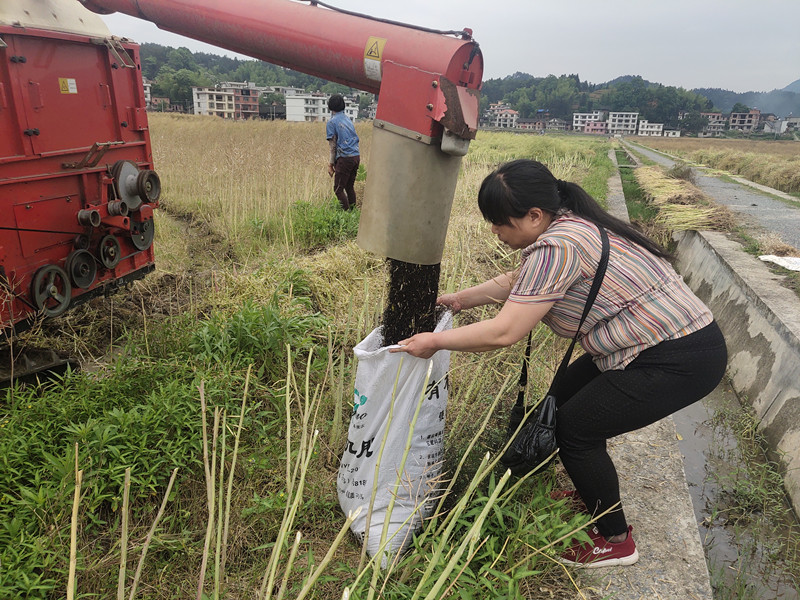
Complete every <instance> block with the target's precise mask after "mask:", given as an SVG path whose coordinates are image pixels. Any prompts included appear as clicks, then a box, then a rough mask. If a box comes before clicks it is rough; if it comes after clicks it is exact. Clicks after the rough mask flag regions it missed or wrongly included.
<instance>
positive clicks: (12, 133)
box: [0, 32, 33, 161]
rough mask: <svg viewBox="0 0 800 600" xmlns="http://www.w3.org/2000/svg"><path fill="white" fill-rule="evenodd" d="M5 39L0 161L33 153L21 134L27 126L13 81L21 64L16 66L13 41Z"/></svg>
mask: <svg viewBox="0 0 800 600" xmlns="http://www.w3.org/2000/svg"><path fill="white" fill-rule="evenodd" d="M0 33H2V32H0ZM5 38H7V39H5ZM5 38H4V41H5V42H6V44H7V46H6V47H0V161H2V160H3V159H4V158H5V157H9V158H15V157H16V158H19V157H22V156H25V155H26V154H31V153H32V152H33V147H32V145H31V140H30V137H28V136H25V135H24V134H23V133H22V132H23V130H24V129H27V128H28V126H27V123H26V121H25V115H24V113H23V112H22V108H21V100H20V97H19V96H20V92H19V83H18V81H17V80H18V76H17V74H18V71H19V67H20V66H21V64H20V63H18V58H17V56H18V55H17V52H16V48H15V44H14V38H11V37H9V36H5ZM12 58H14V61H12V60H11V59H12ZM12 77H13V78H14V81H12Z"/></svg>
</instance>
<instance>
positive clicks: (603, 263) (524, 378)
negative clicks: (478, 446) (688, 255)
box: [516, 226, 609, 406]
mask: <svg viewBox="0 0 800 600" xmlns="http://www.w3.org/2000/svg"><path fill="white" fill-rule="evenodd" d="M597 229H598V230H599V231H600V239H601V241H602V243H603V250H602V252H601V254H600V262H598V263H597V272H596V273H595V275H594V279H593V280H592V287H591V288H590V289H589V295H588V296H587V297H586V305H585V306H584V307H583V314H582V315H581V320H580V323H578V329H577V330H575V336H574V337H573V338H572V341H571V342H570V344H569V348H568V349H567V352H566V354H564V358H563V359H561V364H560V365H559V366H558V369H557V370H556V374H555V376H554V377H553V381H552V383H551V384H550V389H549V390H548V391H547V393H548V394H550V393H551V392H552V391H553V388H554V387H555V385H556V383H557V382H558V381H560V380H561V377H562V376H563V374H564V372H565V371H566V370H567V367H568V366H569V360H570V358H572V351H573V350H574V349H575V343H576V342H577V341H578V335H579V334H580V331H581V327H583V323H584V321H586V317H587V315H588V314H589V311H590V310H591V309H592V305H593V304H594V300H595V298H597V293H598V292H599V291H600V286H601V285H602V284H603V279H604V278H605V275H606V267H608V255H609V242H608V234H607V233H606V230H605V229H604V228H603V227H599V226H598V228H597ZM532 335H533V332H532V331H531V332H530V333H529V334H528V345H527V347H526V348H525V358H524V359H523V360H522V372H521V373H520V375H519V389H518V390H517V402H516V405H517V406H524V404H525V388H526V387H527V385H528V362H529V359H530V355H531V337H532Z"/></svg>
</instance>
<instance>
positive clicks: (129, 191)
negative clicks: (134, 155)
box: [111, 160, 142, 210]
mask: <svg viewBox="0 0 800 600" xmlns="http://www.w3.org/2000/svg"><path fill="white" fill-rule="evenodd" d="M111 174H112V175H113V176H114V190H115V191H116V192H117V198H118V199H119V200H122V201H123V202H125V204H127V205H128V209H129V210H138V209H139V207H140V206H141V205H142V199H141V198H140V197H139V184H138V177H139V167H137V166H136V165H135V164H134V163H132V162H131V161H129V160H118V161H117V162H115V163H114V166H113V167H111Z"/></svg>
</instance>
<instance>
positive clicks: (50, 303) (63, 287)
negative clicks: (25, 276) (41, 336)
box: [32, 265, 72, 317]
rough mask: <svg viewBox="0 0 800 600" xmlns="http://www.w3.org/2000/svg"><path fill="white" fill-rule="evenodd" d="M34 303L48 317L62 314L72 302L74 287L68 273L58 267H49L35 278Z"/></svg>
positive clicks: (37, 273)
mask: <svg viewBox="0 0 800 600" xmlns="http://www.w3.org/2000/svg"><path fill="white" fill-rule="evenodd" d="M32 288H33V289H32V291H33V302H34V304H36V308H38V309H39V310H41V311H42V312H43V313H44V314H45V316H47V317H57V316H58V315H60V314H62V313H63V312H64V311H65V310H67V308H69V303H70V301H71V300H72V285H70V283H69V275H67V272H66V271H65V270H64V269H62V268H61V267H58V266H56V265H47V266H44V267H42V268H41V269H39V270H38V271H37V272H36V275H35V276H34V278H33V285H32Z"/></svg>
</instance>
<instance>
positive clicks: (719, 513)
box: [674, 383, 800, 600]
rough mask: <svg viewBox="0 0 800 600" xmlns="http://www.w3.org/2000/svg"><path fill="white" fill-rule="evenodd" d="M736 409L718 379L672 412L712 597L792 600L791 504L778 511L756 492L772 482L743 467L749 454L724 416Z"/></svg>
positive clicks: (796, 553) (799, 556) (794, 528)
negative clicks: (698, 399) (712, 388)
mask: <svg viewBox="0 0 800 600" xmlns="http://www.w3.org/2000/svg"><path fill="white" fill-rule="evenodd" d="M738 411H741V407H740V405H739V403H738V399H737V398H736V396H735V394H734V393H733V391H732V390H731V389H730V387H729V386H728V385H727V384H724V383H723V384H721V385H720V386H719V388H718V389H717V390H715V392H714V393H713V394H712V395H711V396H709V397H708V398H706V399H705V400H704V401H703V402H697V403H695V404H694V405H692V406H689V407H688V408H686V409H684V410H682V411H680V412H679V413H676V414H675V415H674V420H675V426H676V428H677V431H678V434H679V437H680V438H682V439H680V440H679V442H678V444H679V447H680V450H681V453H682V454H683V455H684V468H685V471H686V480H687V483H688V484H689V492H690V494H691V497H692V504H693V505H694V511H695V515H696V517H697V522H698V527H699V530H700V539H701V541H702V542H703V547H704V550H705V553H706V559H707V562H708V570H709V574H710V576H711V583H712V587H713V589H714V598H715V600H720V599H724V600H727V599H731V600H733V599H736V600H773V599H775V600H777V599H780V600H796V599H798V598H800V594H798V587H797V582H796V580H795V578H794V577H793V575H792V568H791V563H790V560H789V559H791V558H794V562H795V563H797V562H800V547H798V546H797V539H798V535H799V534H798V524H797V522H796V520H795V519H794V518H793V513H792V512H791V509H790V508H789V506H788V503H787V504H786V506H785V507H784V508H785V510H783V511H781V510H777V511H776V510H774V509H770V508H768V507H765V506H764V505H763V504H760V499H761V498H762V497H763V496H761V495H759V493H758V492H759V489H760V488H763V486H769V485H773V486H774V485H775V483H774V481H773V480H771V479H769V478H767V479H761V480H758V477H755V478H754V477H753V475H752V474H751V473H752V469H750V470H748V469H745V467H746V466H747V465H745V464H744V461H752V460H753V457H752V454H751V453H745V452H742V449H741V448H739V447H738V446H737V437H736V435H735V434H734V433H733V430H732V428H731V425H730V421H729V420H727V421H726V418H725V416H726V415H735V414H737V413H738ZM732 418H735V416H734V417H732ZM773 508H774V507H773ZM793 539H794V540H795V541H794V544H793V543H792V541H791V540H793ZM795 568H796V567H795ZM796 572H797V571H795V573H796Z"/></svg>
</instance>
